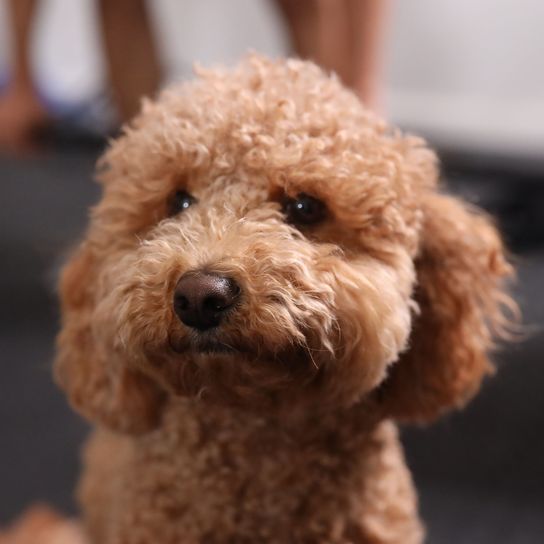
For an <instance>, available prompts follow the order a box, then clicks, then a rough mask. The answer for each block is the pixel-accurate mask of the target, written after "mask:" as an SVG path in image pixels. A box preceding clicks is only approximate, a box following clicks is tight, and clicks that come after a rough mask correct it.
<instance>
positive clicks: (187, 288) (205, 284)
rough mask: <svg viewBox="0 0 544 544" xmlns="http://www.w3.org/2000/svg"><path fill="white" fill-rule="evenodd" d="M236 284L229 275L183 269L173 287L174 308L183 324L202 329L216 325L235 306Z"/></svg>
mask: <svg viewBox="0 0 544 544" xmlns="http://www.w3.org/2000/svg"><path fill="white" fill-rule="evenodd" d="M240 292H241V290H240V287H239V285H238V284H237V283H236V282H235V281H234V280H233V279H232V278H229V277H226V276H220V275H218V274H213V273H208V272H204V271H201V270H191V271H189V272H186V273H185V274H183V276H181V278H180V279H179V281H178V283H177V285H176V288H175V290H174V301H173V304H174V311H175V312H176V315H177V316H178V317H179V319H180V321H181V322H182V323H183V324H184V325H186V326H187V327H191V328H192V329H197V330H199V331H206V330H208V329H212V328H214V327H217V326H219V325H220V323H221V321H222V319H223V318H224V317H225V316H226V314H227V313H228V312H229V311H230V310H231V309H232V308H233V307H234V306H235V304H236V302H237V301H238V299H239V297H240Z"/></svg>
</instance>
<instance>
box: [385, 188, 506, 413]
mask: <svg viewBox="0 0 544 544" xmlns="http://www.w3.org/2000/svg"><path fill="white" fill-rule="evenodd" d="M423 199H424V200H423V203H422V206H423V213H424V219H423V231H422V242H421V247H420V252H419V256H418V257H417V261H416V268H417V277H418V280H417V281H418V284H417V286H416V294H415V298H416V301H417V303H418V305H419V314H418V315H417V316H416V317H415V320H414V321H415V323H414V330H413V332H412V336H411V340H410V344H409V347H408V350H407V351H406V352H405V353H404V354H403V355H401V357H400V360H399V361H397V363H395V365H394V367H393V368H392V369H391V373H390V376H389V377H388V379H387V380H386V382H385V383H384V385H383V389H382V391H381V399H382V401H383V402H384V406H385V408H386V412H387V414H388V415H392V416H393V417H396V418H398V419H400V420H407V421H417V422H425V421H429V420H432V419H433V418H435V417H436V416H438V415H440V413H441V412H443V411H444V410H446V409H448V408H452V407H460V406H462V405H463V404H464V403H465V402H467V401H468V400H469V399H470V397H471V396H472V395H473V394H474V393H475V392H476V391H477V389H478V387H479V385H480V382H481V380H482V378H483V377H484V376H485V375H486V374H487V373H489V372H491V371H492V369H493V367H492V365H491V363H490V361H489V359H488V352H489V350H490V348H492V346H493V336H494V335H496V336H499V337H501V336H503V337H504V336H506V335H507V331H508V319H507V318H506V316H505V310H510V311H512V312H513V313H514V314H515V313H516V311H517V308H516V305H515V303H514V302H513V300H512V299H511V298H510V297H509V296H508V295H507V294H506V292H505V285H504V283H505V280H506V279H508V278H509V277H511V276H512V275H513V268H512V266H511V265H510V264H509V263H508V262H507V260H506V258H505V255H504V248H503V245H502V242H501V239H500V237H499V235H498V232H497V230H496V229H495V227H494V226H493V225H492V224H491V222H490V221H489V219H488V218H487V217H485V215H483V214H482V213H480V212H479V211H477V210H475V209H472V208H469V207H468V206H466V205H464V204H463V203H461V202H460V201H459V200H457V199H456V198H453V197H449V196H444V195H440V194H436V193H430V192H429V193H427V194H426V195H425V196H424V197H423Z"/></svg>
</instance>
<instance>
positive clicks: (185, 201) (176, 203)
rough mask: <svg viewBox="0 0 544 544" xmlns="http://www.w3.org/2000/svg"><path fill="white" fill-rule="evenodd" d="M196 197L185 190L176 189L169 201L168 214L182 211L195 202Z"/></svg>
mask: <svg viewBox="0 0 544 544" xmlns="http://www.w3.org/2000/svg"><path fill="white" fill-rule="evenodd" d="M196 201H197V200H196V198H195V197H194V196H193V195H190V194H189V193H188V192H187V191H176V194H175V195H174V196H173V198H172V201H171V202H170V209H169V215H177V214H178V213H181V212H184V211H185V210H186V209H187V208H188V207H189V206H192V205H193V204H194V203H195V202H196Z"/></svg>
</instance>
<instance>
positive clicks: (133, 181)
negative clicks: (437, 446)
mask: <svg viewBox="0 0 544 544" xmlns="http://www.w3.org/2000/svg"><path fill="white" fill-rule="evenodd" d="M98 178H99V180H100V182H101V183H102V185H103V198H102V200H101V201H100V202H99V203H98V205H96V206H95V207H94V208H93V210H92V212H91V219H90V226H89V228H88V230H87V233H86V236H85V239H84V241H83V242H82V243H81V245H80V246H79V247H78V248H77V249H76V251H75V252H74V254H73V255H72V257H71V258H70V260H69V262H68V263H67V265H66V267H65V269H64V271H63V273H62V277H61V282H60V295H61V301H62V329H61V332H60V334H59V337H58V355H57V359H56V362H55V375H56V379H57V381H58V383H59V384H60V386H61V387H62V388H63V389H64V391H65V392H66V393H67V395H68V398H69V400H70V402H71V404H72V406H73V407H74V408H75V409H76V410H77V411H79V412H80V413H81V414H83V416H85V417H86V418H88V419H89V420H90V421H91V422H93V423H94V424H95V425H96V430H95V431H94V433H93V435H92V437H91V439H90V441H89V442H88V444H87V446H86V449H85V454H84V459H85V461H84V463H85V470H84V474H83V477H82V480H81V483H80V486H79V497H80V501H81V505H82V510H83V518H84V523H85V527H86V531H87V533H88V537H89V539H90V541H91V542H92V543H94V544H150V543H153V544H174V543H175V544H185V543H187V544H204V543H206V544H215V543H217V544H220V543H257V542H258V543H261V542H262V543H278V544H279V543H281V544H286V543H308V544H311V543H331V544H332V543H334V544H348V543H352V544H353V543H356V544H361V543H379V544H385V543H387V544H393V543H395V544H401V543H402V544H416V543H420V542H422V540H423V538H424V529H423V524H422V522H421V521H420V519H419V515H418V510H417V496H416V493H415V490H414V486H413V483H412V479H411V476H410V473H409V471H408V469H407V467H406V465H405V461H404V458H403V452H402V448H401V446H400V443H399V438H398V433H397V427H396V423H397V422H417V423H425V422H430V421H432V420H434V419H435V418H436V417H438V416H440V415H441V414H442V413H443V412H445V411H447V410H448V409H452V408H458V407H461V406H463V405H464V404H465V403H466V402H467V401H468V400H469V399H470V398H471V397H472V396H473V395H474V393H475V392H476V391H477V390H478V388H479V385H480V383H481V381H482V379H483V378H484V376H485V375H486V374H488V373H490V371H491V370H492V368H493V367H492V364H491V363H490V360H489V352H490V350H491V349H492V348H493V346H494V345H495V341H496V339H498V338H501V337H503V336H505V335H506V334H507V331H508V323H509V315H510V313H511V312H512V311H514V310H513V309H515V304H514V302H513V301H512V299H511V298H510V296H509V295H508V292H507V287H508V283H509V280H510V278H511V277H512V275H513V268H512V266H511V264H510V263H509V262H508V260H507V258H506V257H505V251H504V248H503V244H502V242H501V239H500V237H499V235H498V232H497V230H496V228H495V227H494V226H493V224H492V222H491V221H490V220H489V219H488V218H487V217H486V216H485V215H484V214H483V213H481V212H480V211H478V210H477V209H475V208H473V207H471V206H469V205H467V204H465V203H463V202H461V201H460V200H459V199H458V198H456V197H453V196H448V195H447V194H445V193H443V192H442V190H441V188H440V186H439V183H438V167H437V159H436V156H435V154H434V153H433V151H432V150H430V149H429V148H428V147H427V145H426V144H425V142H424V141H423V140H421V139H419V138H416V137H412V136H405V135H403V134H401V133H400V132H399V131H398V130H395V129H393V128H390V127H389V126H388V125H387V124H386V123H385V122H384V121H382V120H381V119H379V118H378V117H377V116H376V115H375V114H373V113H372V112H370V111H368V110H367V109H365V108H364V106H363V105H362V104H361V103H360V101H359V100H358V99H357V97H356V96H355V95H354V94H353V93H352V92H350V91H349V90H347V89H345V88H343V87H342V85H341V84H340V83H339V81H338V79H337V78H336V77H334V76H330V75H327V74H325V73H324V72H323V71H322V70H320V69H319V68H318V67H317V66H315V65H314V64H312V63H310V62H303V61H300V60H269V59H266V58H263V57H260V56H258V55H250V56H249V57H247V58H246V59H245V60H243V61H242V62H241V63H240V64H239V65H238V66H237V67H235V68H232V69H225V68H217V69H211V70H204V69H198V70H197V77H196V78H195V79H194V80H193V81H190V82H185V83H183V84H181V85H179V86H177V87H173V88H171V89H167V90H165V91H164V92H163V93H162V94H161V95H160V97H159V98H158V100H157V101H154V102H151V101H148V102H146V103H144V105H143V108H142V112H141V114H140V115H138V116H137V117H136V118H135V119H134V120H133V122H131V123H130V124H129V125H128V126H127V127H126V128H125V130H124V133H123V135H122V136H121V137H119V138H118V139H117V140H116V141H114V142H113V143H112V145H111V146H110V148H109V149H108V150H107V152H106V153H105V155H104V157H103V158H102V159H101V161H100V162H99V167H98Z"/></svg>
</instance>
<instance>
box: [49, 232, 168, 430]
mask: <svg viewBox="0 0 544 544" xmlns="http://www.w3.org/2000/svg"><path fill="white" fill-rule="evenodd" d="M97 272H98V263H97V259H96V257H95V254H94V252H93V250H92V249H91V248H90V247H89V245H88V244H87V243H86V242H84V243H83V244H82V245H81V246H80V247H79V249H78V250H77V251H76V252H75V254H74V255H73V256H72V258H71V259H70V261H69V262H68V264H67V265H66V266H65V267H64V270H63V272H62V275H61V281H60V297H61V307H62V329H61V331H60V333H59V335H58V338H57V358H56V361H55V378H56V381H57V383H58V384H59V385H60V386H61V387H62V389H64V390H65V391H66V393H67V394H68V397H69V400H70V403H71V404H72V406H73V407H74V408H75V409H76V410H78V411H79V412H81V413H82V414H83V415H84V416H85V417H87V418H89V419H90V420H91V421H93V422H95V423H99V424H103V425H106V426H108V427H109V428H112V429H115V430H117V431H122V432H130V433H142V432H146V431H148V430H151V429H153V428H154V427H155V426H156V424H157V421H158V418H159V415H160V405H161V395H160V393H159V390H158V388H157V387H156V386H155V384H153V383H152V382H151V380H150V379H149V378H148V377H146V376H144V375H143V374H141V373H140V372H138V371H137V370H132V369H129V368H127V366H126V365H125V364H123V361H119V360H116V358H115V355H112V356H111V358H110V357H107V356H106V355H104V354H103V353H100V351H99V350H98V349H97V346H96V343H95V340H94V338H93V328H92V319H93V310H94V306H95V302H96V301H95V291H96V278H97Z"/></svg>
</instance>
